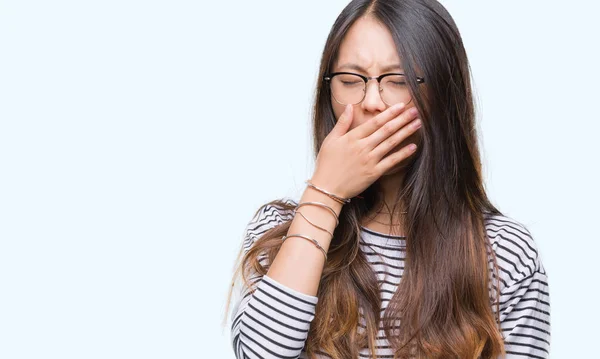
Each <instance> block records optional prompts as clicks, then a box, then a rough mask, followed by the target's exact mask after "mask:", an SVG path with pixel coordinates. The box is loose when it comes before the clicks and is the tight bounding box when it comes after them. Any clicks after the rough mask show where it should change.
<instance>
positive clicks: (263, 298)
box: [231, 205, 318, 359]
mask: <svg viewBox="0 0 600 359" xmlns="http://www.w3.org/2000/svg"><path fill="white" fill-rule="evenodd" d="M284 217H285V214H284V213H283V212H282V210H281V209H279V208H278V207H275V206H273V205H267V206H263V207H262V208H261V209H260V210H259V211H258V212H257V214H256V215H255V216H254V217H253V218H252V219H251V220H250V222H249V223H248V224H247V226H246V229H245V231H244V239H243V253H244V254H245V253H247V252H248V250H249V249H250V248H251V247H252V246H253V245H254V243H255V242H256V241H257V240H258V239H259V238H260V237H261V236H262V235H263V234H264V233H265V232H266V231H268V230H269V229H271V228H273V227H275V226H277V225H279V224H281V223H282V222H283V221H284V220H285V219H284ZM259 260H260V261H261V264H263V265H264V266H266V267H268V263H267V262H266V261H267V258H266V256H262V255H261V256H259ZM236 292H237V294H238V299H237V301H236V304H235V306H234V309H233V312H232V322H231V338H232V344H233V350H234V353H235V357H236V358H237V359H241V358H298V357H299V356H300V353H301V352H302V350H303V348H304V344H305V342H306V338H307V336H308V330H309V327H310V323H311V321H312V320H313V318H314V314H315V307H316V304H317V301H318V299H317V297H315V296H311V295H307V294H304V293H300V292H298V291H296V290H294V289H291V288H289V287H287V286H285V285H283V284H281V283H279V282H277V281H276V280H274V279H272V278H270V277H269V276H267V275H264V276H261V275H259V274H257V273H251V276H250V283H249V286H246V285H240V289H239V290H237V291H236Z"/></svg>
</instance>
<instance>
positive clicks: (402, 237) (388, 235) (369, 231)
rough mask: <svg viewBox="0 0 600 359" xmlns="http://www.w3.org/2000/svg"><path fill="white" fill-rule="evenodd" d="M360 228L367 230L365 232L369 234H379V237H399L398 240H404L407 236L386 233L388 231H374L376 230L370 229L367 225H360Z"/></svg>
mask: <svg viewBox="0 0 600 359" xmlns="http://www.w3.org/2000/svg"><path fill="white" fill-rule="evenodd" d="M360 228H361V229H362V230H363V231H365V232H367V233H369V234H372V235H374V236H377V237H382V238H388V239H390V238H391V239H398V240H403V239H405V238H406V236H394V235H391V234H386V233H381V232H377V231H374V230H372V229H369V228H367V227H365V226H360Z"/></svg>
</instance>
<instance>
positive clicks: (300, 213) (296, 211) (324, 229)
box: [294, 208, 333, 238]
mask: <svg viewBox="0 0 600 359" xmlns="http://www.w3.org/2000/svg"><path fill="white" fill-rule="evenodd" d="M296 213H298V214H299V215H301V216H302V218H304V219H305V220H306V221H307V222H308V223H310V224H312V225H313V226H315V227H317V228H319V229H321V230H323V231H325V232H327V233H329V234H331V238H333V232H331V231H330V230H328V229H327V228H323V227H319V226H318V225H316V224H314V223H312V222H311V221H310V220H309V219H308V218H306V216H305V215H304V214H303V213H302V212H300V211H298V208H296V209H294V214H296Z"/></svg>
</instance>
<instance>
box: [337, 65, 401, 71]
mask: <svg viewBox="0 0 600 359" xmlns="http://www.w3.org/2000/svg"><path fill="white" fill-rule="evenodd" d="M343 68H346V69H349V70H357V71H361V72H367V70H366V69H365V68H364V67H362V66H360V65H357V64H353V63H347V64H343V65H342V66H340V69H343ZM391 70H400V71H404V69H403V68H402V65H400V64H394V65H388V66H384V67H382V68H381V71H382V72H388V71H391Z"/></svg>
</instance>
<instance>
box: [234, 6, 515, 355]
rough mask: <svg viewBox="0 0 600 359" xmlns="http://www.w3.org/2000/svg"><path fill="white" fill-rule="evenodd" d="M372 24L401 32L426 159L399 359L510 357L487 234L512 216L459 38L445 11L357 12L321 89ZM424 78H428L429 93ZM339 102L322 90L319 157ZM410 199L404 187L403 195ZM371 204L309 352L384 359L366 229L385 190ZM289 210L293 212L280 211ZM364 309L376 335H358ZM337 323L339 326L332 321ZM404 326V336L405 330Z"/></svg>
mask: <svg viewBox="0 0 600 359" xmlns="http://www.w3.org/2000/svg"><path fill="white" fill-rule="evenodd" d="M364 16H371V17H372V18H374V19H376V20H377V21H379V22H380V23H381V24H383V25H384V26H386V27H387V29H388V30H389V31H390V32H391V34H392V37H393V40H394V42H395V45H396V48H397V50H398V53H399V56H400V58H401V59H402V65H403V68H404V71H405V73H406V75H407V79H408V84H409V87H410V91H411V94H412V98H413V100H412V101H413V102H414V105H415V106H416V107H417V109H418V110H419V113H420V115H421V116H420V117H421V119H422V122H423V126H422V131H421V134H422V141H421V143H420V144H419V147H418V152H417V153H416V154H414V155H413V158H414V159H413V160H411V161H410V165H409V166H408V167H406V172H405V178H404V183H403V186H402V190H401V191H399V192H398V195H397V198H396V202H397V203H400V200H401V199H402V203H404V204H405V205H406V210H407V211H408V213H407V215H406V217H405V218H406V225H405V235H406V259H405V267H404V273H403V276H402V280H401V281H400V285H399V287H398V290H397V292H396V293H395V294H394V296H393V297H392V299H391V301H390V302H389V304H388V306H387V309H386V311H385V314H384V316H383V318H382V319H381V320H382V321H383V323H382V324H383V327H384V330H385V333H386V336H387V339H388V340H389V342H390V345H391V347H392V348H393V350H394V352H395V356H396V357H397V358H406V357H410V356H411V355H412V356H416V357H417V358H421V357H426V358H461V359H462V358H473V359H475V358H482V359H483V358H496V357H497V356H498V355H504V345H503V338H502V335H501V332H500V330H499V318H498V315H497V313H498V310H496V315H494V313H493V310H492V304H495V305H496V308H498V298H491V297H492V296H493V295H492V294H491V293H494V292H495V293H496V294H497V293H499V288H498V285H499V283H498V281H495V280H494V279H495V278H498V266H497V263H496V258H495V255H494V252H493V250H492V249H491V246H490V244H489V241H488V238H487V236H486V232H485V227H484V222H483V221H484V217H483V216H484V213H492V214H501V213H500V212H499V211H498V210H497V209H496V208H495V207H494V206H493V205H492V203H491V202H490V201H489V199H488V197H487V195H486V193H485V189H484V186H483V179H482V170H481V161H480V155H479V148H478V142H477V135H476V126H475V109H474V101H473V96H472V92H471V80H470V67H469V63H468V59H467V55H466V52H465V49H464V46H463V43H462V39H461V36H460V33H459V31H458V29H457V27H456V25H455V23H454V21H453V20H452V18H451V16H450V14H449V13H448V12H447V11H446V9H445V8H444V7H443V6H442V5H441V4H439V3H438V2H437V1H434V0H402V1H400V0H355V1H352V2H350V4H348V5H347V6H346V8H344V10H343V11H342V12H341V14H340V15H339V17H338V18H337V19H336V21H335V23H334V25H333V27H332V29H331V31H330V33H329V36H328V38H327V41H326V44H325V48H324V51H323V56H322V59H321V65H320V71H319V79H322V78H323V76H324V75H325V74H327V73H329V72H330V71H331V70H332V68H331V66H332V65H333V63H334V62H335V60H336V56H337V54H338V49H339V47H340V43H341V41H342V39H343V37H344V35H345V34H346V33H347V31H348V29H349V28H350V26H352V24H354V22H355V21H356V20H357V19H359V18H361V17H364ZM417 76H422V77H424V78H425V84H423V85H419V84H418V83H417V81H416V78H417ZM335 122H336V118H335V116H334V112H333V107H332V102H331V94H330V92H329V88H328V86H327V84H326V83H324V82H323V81H319V83H318V85H317V89H316V99H315V104H314V110H313V130H314V150H315V155H316V154H317V153H318V152H319V150H320V147H321V144H322V143H323V140H324V139H325V137H326V136H327V135H328V134H329V132H330V131H331V130H332V128H333V126H334V125H335ZM399 188H400V184H399ZM360 196H361V197H362V199H360V200H353V201H352V202H351V203H349V204H347V205H345V206H344V207H343V209H342V211H341V213H340V223H339V225H338V227H337V228H336V231H335V233H334V234H335V235H334V238H333V239H332V242H331V245H330V249H329V254H328V260H327V263H326V265H325V268H324V271H323V275H322V278H321V282H320V285H319V289H318V293H317V296H318V297H319V303H318V306H317V309H316V315H315V318H314V320H313V322H312V323H311V328H310V331H309V335H308V338H307V342H306V346H305V348H306V351H307V354H308V355H309V357H313V355H314V353H316V352H317V351H321V352H325V353H327V354H328V355H330V356H332V357H333V358H351V357H357V356H358V351H359V350H360V348H363V347H367V346H368V347H369V348H370V350H371V352H372V353H373V356H374V355H375V352H376V350H375V347H376V345H375V339H376V335H377V332H378V328H379V321H380V318H379V311H380V307H381V299H380V297H379V288H378V283H377V277H376V275H375V273H374V272H373V270H372V269H371V267H370V266H369V263H368V261H367V259H366V256H365V255H364V254H363V252H362V251H361V249H360V247H359V239H360V223H361V222H362V219H363V218H364V217H365V215H366V214H367V213H369V211H371V210H372V209H373V207H374V206H375V204H376V203H379V202H380V201H381V200H382V197H381V192H380V191H379V190H378V187H377V182H376V183H374V184H373V185H372V186H370V187H369V188H367V189H366V190H365V191H364V192H363V193H362V194H361V195H360ZM268 204H272V205H276V206H278V207H280V208H282V209H284V210H290V211H291V210H292V209H293V206H291V205H290V204H286V203H285V202H283V201H280V200H276V201H272V202H269V203H268ZM289 225H290V222H289V221H287V222H284V223H283V224H281V225H279V226H277V227H275V228H273V229H272V230H270V231H268V232H266V233H265V234H264V235H263V236H262V237H261V238H260V239H259V240H257V242H256V243H255V244H254V246H253V247H252V248H251V249H250V250H249V251H248V252H247V253H246V254H245V256H244V257H243V259H242V260H241V262H240V266H239V267H238V270H241V271H242V272H243V275H244V278H247V276H248V274H249V273H250V271H256V272H258V273H260V274H265V273H266V272H267V269H268V268H264V267H262V266H261V265H260V263H259V261H258V257H259V255H261V254H264V253H266V254H267V255H268V258H269V263H270V262H271V260H273V258H274V256H275V255H276V254H277V251H278V250H279V247H280V246H281V241H280V240H278V239H279V238H281V236H282V235H284V234H286V233H287V230H288V228H289ZM359 307H360V308H362V311H363V316H364V318H365V321H366V330H365V331H364V333H359V332H357V330H356V327H357V324H358V321H359V310H358V309H359ZM331 319H333V320H331ZM400 323H401V325H399V324H400Z"/></svg>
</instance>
